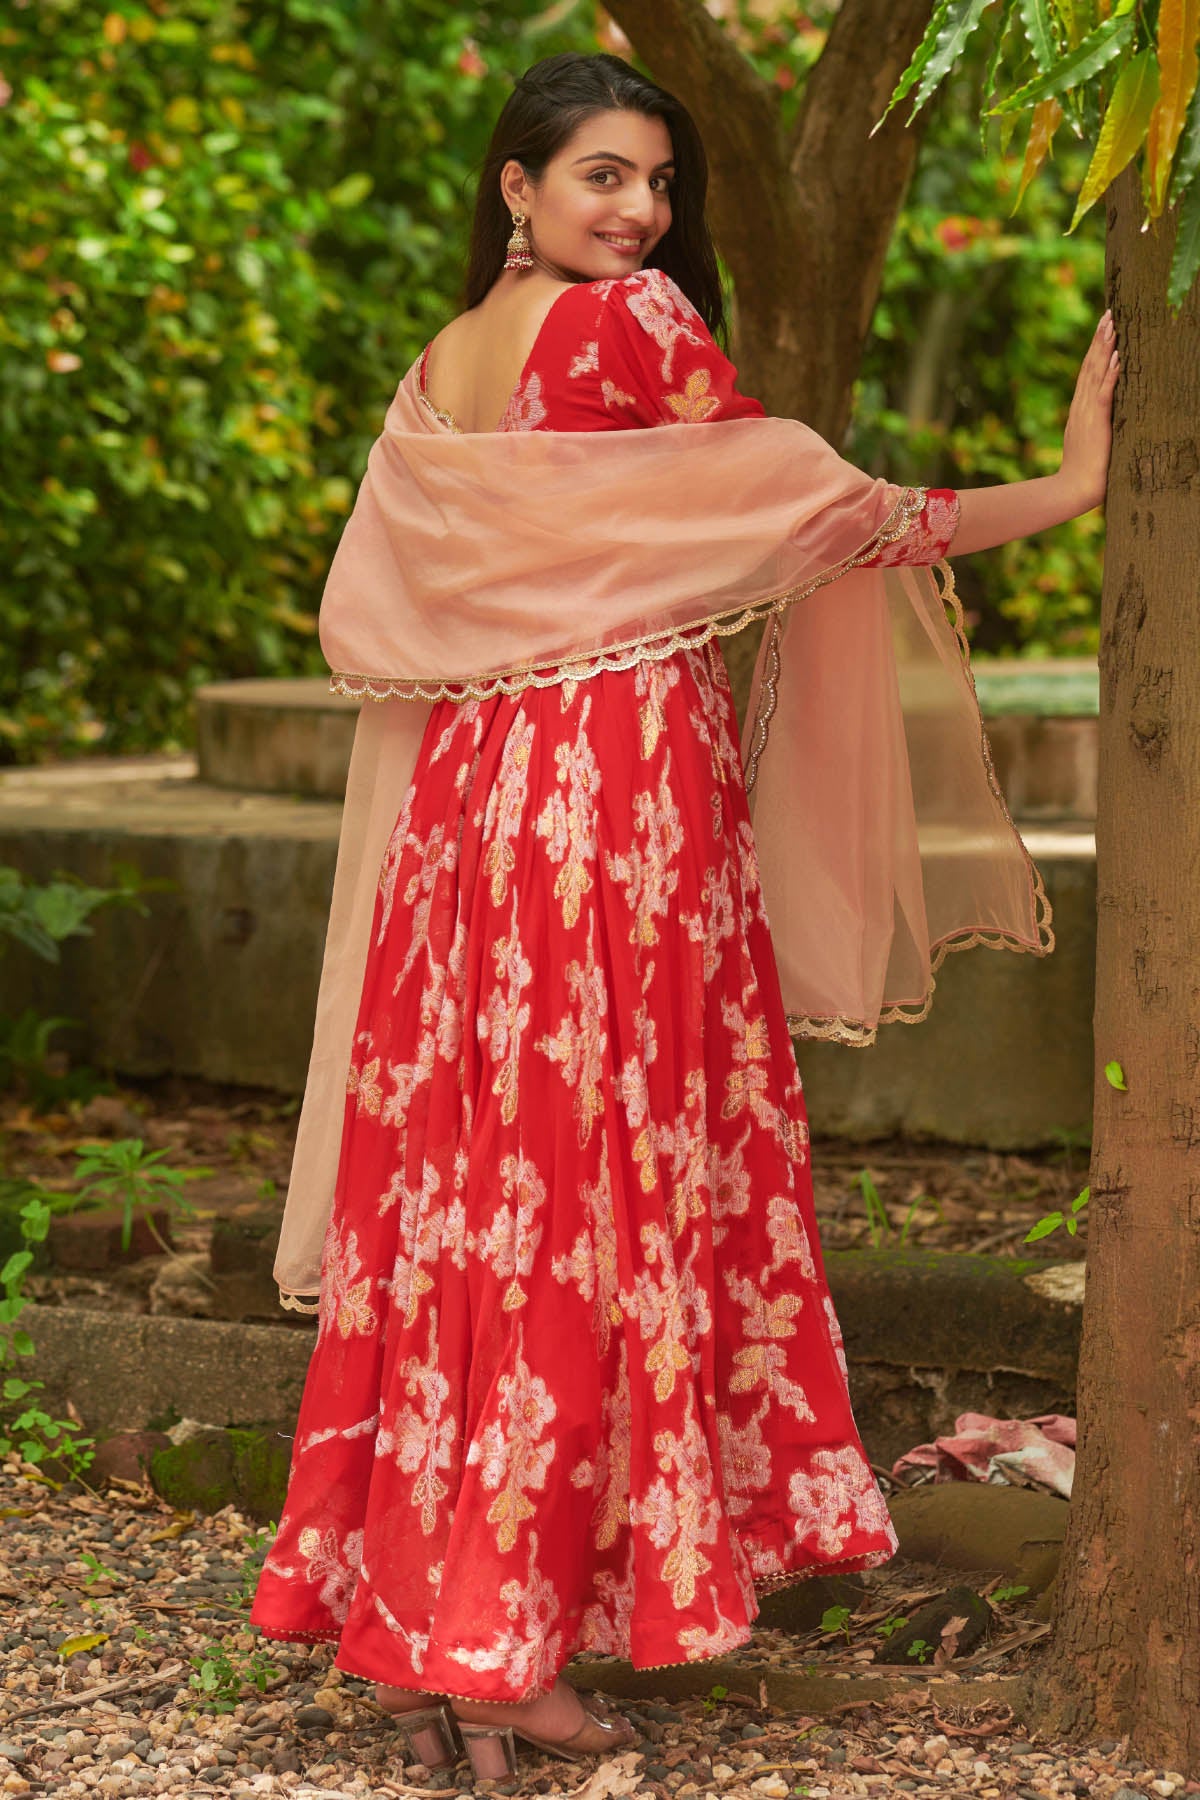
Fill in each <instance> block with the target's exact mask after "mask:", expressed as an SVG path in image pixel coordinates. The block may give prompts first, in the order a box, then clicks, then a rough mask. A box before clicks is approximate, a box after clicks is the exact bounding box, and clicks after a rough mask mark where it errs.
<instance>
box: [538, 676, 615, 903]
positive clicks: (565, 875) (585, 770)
mask: <svg viewBox="0 0 1200 1800" xmlns="http://www.w3.org/2000/svg"><path fill="white" fill-rule="evenodd" d="M591 711H592V700H591V695H590V694H589V695H588V696H587V698H586V699H585V700H584V702H583V705H582V706H581V707H580V709H579V724H578V726H577V728H576V732H575V742H574V743H573V744H568V743H560V744H559V745H557V747H556V748H555V752H554V762H555V767H556V768H557V770H558V786H557V787H556V788H555V790H554V792H553V793H552V794H550V795H549V797H548V798H547V800H546V803H545V805H544V806H543V807H542V810H541V812H540V813H539V814H538V820H537V834H538V836H539V837H540V838H544V839H545V840H546V854H547V856H548V857H549V858H550V861H551V862H552V863H560V864H561V865H562V866H561V867H560V869H559V871H558V874H557V876H556V877H555V881H554V897H555V899H556V900H559V901H561V902H562V917H563V924H564V925H565V926H567V928H568V929H569V928H570V927H571V926H572V925H575V924H577V923H578V921H579V912H580V907H581V904H582V901H583V896H584V895H585V894H586V893H587V892H588V891H589V890H590V888H591V885H592V875H591V865H592V864H593V863H594V862H595V860H596V800H597V796H598V794H599V792H600V765H599V763H598V762H597V761H596V753H595V751H594V750H593V749H592V746H591V743H590V741H589V739H588V731H587V727H588V720H589V718H590V716H591ZM564 788H565V789H566V793H565V794H564V793H563V789H564Z"/></svg>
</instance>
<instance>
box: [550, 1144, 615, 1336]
mask: <svg viewBox="0 0 1200 1800" xmlns="http://www.w3.org/2000/svg"><path fill="white" fill-rule="evenodd" d="M579 1198H580V1200H581V1201H582V1202H583V1209H584V1215H585V1218H586V1220H587V1224H586V1226H585V1227H584V1229H583V1230H582V1231H580V1232H578V1233H577V1234H576V1237H575V1242H574V1243H573V1244H572V1245H571V1248H570V1251H569V1252H568V1253H567V1255H565V1256H556V1257H554V1258H553V1259H552V1261H551V1264H550V1268H551V1272H552V1273H553V1275H554V1279H555V1280H556V1281H561V1282H562V1283H563V1284H564V1286H565V1285H566V1284H567V1283H570V1284H571V1286H573V1287H574V1289H575V1291H576V1292H577V1293H578V1295H579V1297H580V1299H581V1300H592V1301H593V1302H594V1304H593V1306H592V1330H593V1331H594V1333H595V1336H596V1348H597V1350H598V1351H599V1352H600V1355H601V1356H606V1355H607V1354H608V1346H609V1344H610V1342H611V1341H612V1331H613V1326H614V1325H619V1324H620V1322H621V1317H622V1314H621V1307H620V1303H619V1301H618V1299H617V1285H618V1281H617V1233H616V1228H615V1225H614V1223H613V1199H612V1181H611V1178H610V1175H609V1169H608V1145H607V1144H603V1145H602V1146H601V1150H600V1173H599V1176H598V1177H597V1179H596V1180H595V1181H585V1182H583V1183H582V1185H581V1186H580V1190H579ZM622 1353H623V1347H622Z"/></svg>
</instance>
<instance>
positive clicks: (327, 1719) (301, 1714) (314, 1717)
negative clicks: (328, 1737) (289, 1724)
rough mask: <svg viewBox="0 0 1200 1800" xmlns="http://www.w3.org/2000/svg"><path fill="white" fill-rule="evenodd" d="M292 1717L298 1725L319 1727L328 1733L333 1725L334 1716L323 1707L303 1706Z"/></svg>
mask: <svg viewBox="0 0 1200 1800" xmlns="http://www.w3.org/2000/svg"><path fill="white" fill-rule="evenodd" d="M292 1716H293V1717H294V1719H295V1721H296V1723H297V1725H312V1726H319V1727H320V1728H321V1730H323V1731H328V1730H329V1728H330V1726H331V1725H332V1724H333V1714H332V1713H331V1712H326V1710H325V1708H324V1707H323V1706H302V1707H300V1709H299V1710H298V1711H297V1712H296V1713H294V1714H293V1715H292Z"/></svg>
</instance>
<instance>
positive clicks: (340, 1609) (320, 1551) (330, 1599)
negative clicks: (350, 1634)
mask: <svg viewBox="0 0 1200 1800" xmlns="http://www.w3.org/2000/svg"><path fill="white" fill-rule="evenodd" d="M362 1549H363V1534H362V1532H361V1531H351V1532H348V1533H347V1534H346V1537H345V1540H344V1542H343V1543H342V1544H341V1546H340V1547H339V1545H338V1540H337V1532H336V1531H335V1530H334V1529H333V1527H332V1526H330V1527H329V1529H328V1530H326V1531H324V1532H322V1531H318V1530H317V1528H316V1527H315V1526H314V1525H308V1526H306V1527H305V1528H304V1530H303V1531H302V1532H301V1533H300V1554H301V1556H302V1557H303V1558H304V1561H305V1563H306V1564H307V1565H308V1566H307V1568H306V1569H305V1571H304V1579H305V1580H306V1581H308V1582H312V1583H313V1584H314V1585H315V1584H316V1583H317V1582H320V1584H321V1591H320V1601H321V1604H322V1606H325V1607H327V1608H328V1609H329V1611H330V1613H331V1614H332V1615H333V1618H334V1620H335V1622H336V1623H337V1624H338V1625H344V1624H345V1623H346V1616H347V1614H348V1613H349V1611H350V1601H351V1599H352V1598H353V1595H354V1589H355V1585H356V1584H357V1581H358V1571H359V1564H360V1563H361V1562H362Z"/></svg>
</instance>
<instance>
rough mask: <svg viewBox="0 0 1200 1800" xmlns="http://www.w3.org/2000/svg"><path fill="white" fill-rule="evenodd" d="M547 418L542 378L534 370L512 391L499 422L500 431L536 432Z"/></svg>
mask: <svg viewBox="0 0 1200 1800" xmlns="http://www.w3.org/2000/svg"><path fill="white" fill-rule="evenodd" d="M546 417H547V412H546V403H545V401H544V400H543V399H542V378H541V376H540V375H539V374H538V372H537V370H536V369H534V370H533V371H532V372H531V373H530V374H529V375H527V376H526V377H525V380H524V381H523V382H521V383H519V385H518V386H517V387H516V388H515V389H514V390H513V394H512V397H511V398H510V400H509V402H508V405H507V406H506V407H505V409H504V417H503V418H502V419H501V421H500V430H501V431H536V430H537V428H538V426H539V425H541V424H542V423H543V422H544V420H545V419H546Z"/></svg>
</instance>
